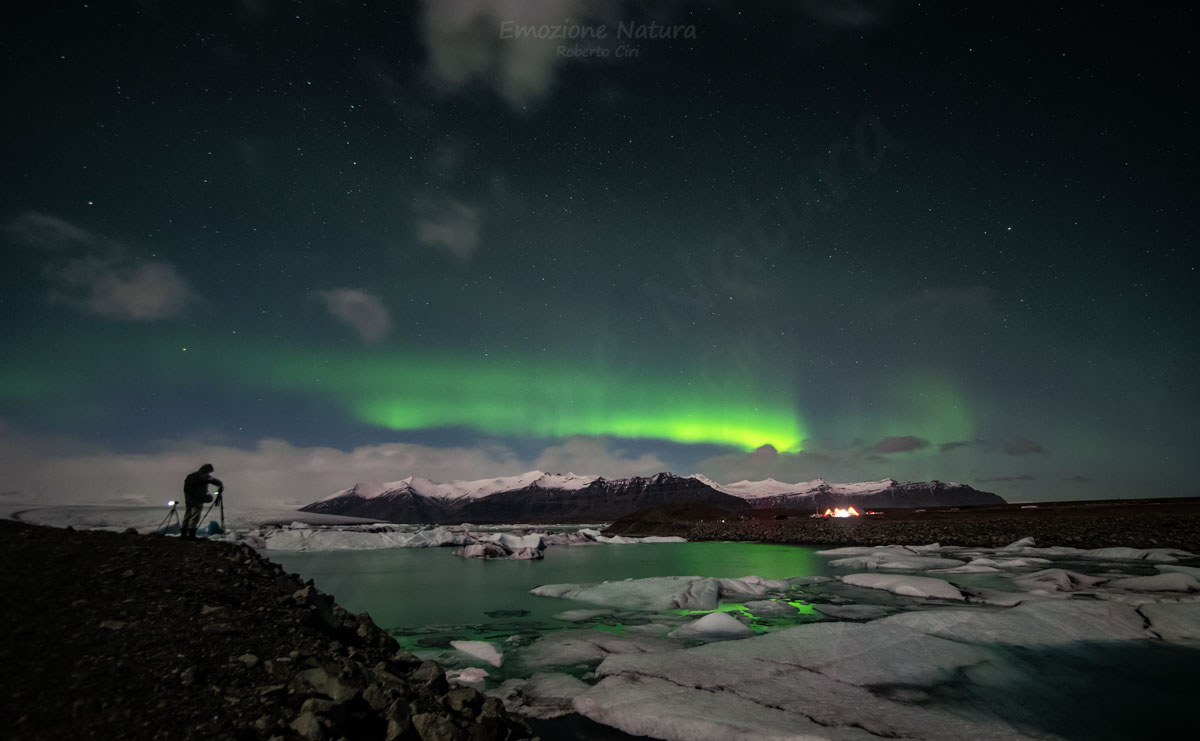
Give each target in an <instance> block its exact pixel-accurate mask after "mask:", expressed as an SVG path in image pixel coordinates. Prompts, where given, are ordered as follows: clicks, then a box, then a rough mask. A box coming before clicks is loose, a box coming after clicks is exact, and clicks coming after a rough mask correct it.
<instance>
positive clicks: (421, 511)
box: [301, 471, 748, 524]
mask: <svg viewBox="0 0 1200 741" xmlns="http://www.w3.org/2000/svg"><path fill="white" fill-rule="evenodd" d="M677 501H689V502H703V503H705V504H712V505H715V506H718V507H723V508H725V509H745V508H746V507H747V506H748V505H747V503H746V501H745V500H744V499H740V498H738V497H735V496H732V495H729V494H726V493H723V492H720V491H717V490H716V489H714V488H712V487H711V486H709V485H707V484H704V483H702V482H699V481H696V480H695V479H693V478H685V477H682V476H676V475H674V474H671V473H659V474H655V475H654V476H650V477H642V476H634V477H632V478H627V479H605V478H603V477H600V476H578V475H576V474H573V473H566V474H558V473H554V474H550V473H545V472H544V471H529V472H528V473H523V474H520V475H518V476H505V477H501V478H495V479H480V480H478V481H453V482H450V483H446V484H439V483H436V482H433V481H429V480H428V479H420V478H412V477H410V478H406V479H401V480H399V481H393V482H390V483H361V484H356V485H355V486H352V487H350V488H348V489H342V490H340V491H337V492H334V493H333V494H331V495H329V496H328V497H325V498H324V499H322V500H320V501H318V502H313V503H312V504H310V505H308V506H306V507H302V508H301V511H302V512H320V513H323V514H337V515H350V516H354V517H368V518H372V519H377V520H386V521H390V522H421V523H459V522H472V523H480V524H485V523H500V522H600V521H606V520H613V519H616V518H618V517H621V516H622V515H626V514H629V513H630V512H633V511H635V510H638V509H642V508H644V507H653V506H655V505H658V504H666V503H668V502H677Z"/></svg>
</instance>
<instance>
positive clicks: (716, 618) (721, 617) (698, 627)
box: [671, 612, 754, 641]
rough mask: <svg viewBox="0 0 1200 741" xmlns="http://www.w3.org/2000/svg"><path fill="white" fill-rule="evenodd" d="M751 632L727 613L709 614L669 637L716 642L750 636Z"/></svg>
mask: <svg viewBox="0 0 1200 741" xmlns="http://www.w3.org/2000/svg"><path fill="white" fill-rule="evenodd" d="M753 632H754V631H752V630H750V629H749V628H747V627H746V626H745V625H742V623H741V622H740V621H739V620H738V619H737V618H735V617H734V616H733V615H730V614H729V613H727V612H710V613H709V614H707V615H705V616H704V617H702V618H700V619H699V620H693V621H692V622H690V623H687V624H686V625H684V626H683V627H682V628H680V629H678V630H675V631H672V632H671V637H672V638H702V639H706V640H713V641H716V640H723V639H726V638H741V637H743V636H748V635H751V634H752V633H753Z"/></svg>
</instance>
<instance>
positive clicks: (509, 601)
mask: <svg viewBox="0 0 1200 741" xmlns="http://www.w3.org/2000/svg"><path fill="white" fill-rule="evenodd" d="M266 555H267V556H268V557H269V558H271V560H273V561H275V562H277V563H279V564H280V565H282V566H283V567H284V568H285V569H287V570H288V571H291V572H293V573H296V574H299V575H300V576H301V577H303V578H305V579H312V580H313V581H314V582H315V583H316V585H317V588H319V589H320V590H321V591H323V592H326V593H327V594H332V595H333V596H334V597H335V598H336V599H337V601H338V603H339V604H341V605H342V606H343V607H345V608H346V609H347V610H350V611H352V612H368V613H370V615H371V617H372V619H374V620H375V623H376V624H377V625H379V626H380V627H382V628H384V629H387V630H391V631H394V632H405V631H409V630H413V631H418V630H421V629H428V628H431V627H437V626H455V625H473V624H481V623H489V622H495V621H496V620H497V619H498V618H507V617H510V616H511V615H512V614H515V613H521V612H524V613H526V614H525V615H523V616H522V617H524V618H526V619H528V620H531V621H543V620H548V619H550V617H551V616H552V615H554V614H556V613H559V612H562V611H563V610H569V609H575V608H595V607H596V605H586V604H583V603H579V602H572V601H570V600H563V599H552V598H546V597H535V596H533V595H531V594H529V590H531V589H533V588H534V587H537V586H541V585H543V584H562V583H573V584H584V583H595V582H602V581H614V580H620V579H640V578H644V577H650V576H716V577H739V576H761V577H763V578H764V579H782V578H786V577H792V576H817V575H830V574H831V573H832V572H831V571H830V569H829V568H828V567H827V566H826V565H825V564H826V559H823V558H821V557H819V556H817V555H816V552H815V549H813V548H804V547H800V546H785V545H763V544H756V543H647V544H639V545H595V546H552V547H550V548H547V549H546V558H545V559H543V560H541V561H487V560H482V559H474V558H462V557H460V556H455V555H454V549H453V548H389V549H377V550H364V551H332V552H331V551H320V552H302V553H288V552H281V551H270V552H268V553H267V554H266ZM488 613H492V614H491V615H489V614H488Z"/></svg>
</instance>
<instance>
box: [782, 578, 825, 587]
mask: <svg viewBox="0 0 1200 741" xmlns="http://www.w3.org/2000/svg"><path fill="white" fill-rule="evenodd" d="M783 581H785V582H787V583H788V586H789V587H804V586H808V585H809V584H821V583H823V582H827V581H833V577H832V576H793V577H790V578H788V579H784V580H783Z"/></svg>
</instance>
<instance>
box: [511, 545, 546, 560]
mask: <svg viewBox="0 0 1200 741" xmlns="http://www.w3.org/2000/svg"><path fill="white" fill-rule="evenodd" d="M508 557H509V558H511V559H513V560H518V561H538V560H540V559H543V558H545V557H546V554H545V552H544V551H543V550H542V549H541V548H518V549H516V550H515V551H513V552H512V553H511V554H509V556H508Z"/></svg>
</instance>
